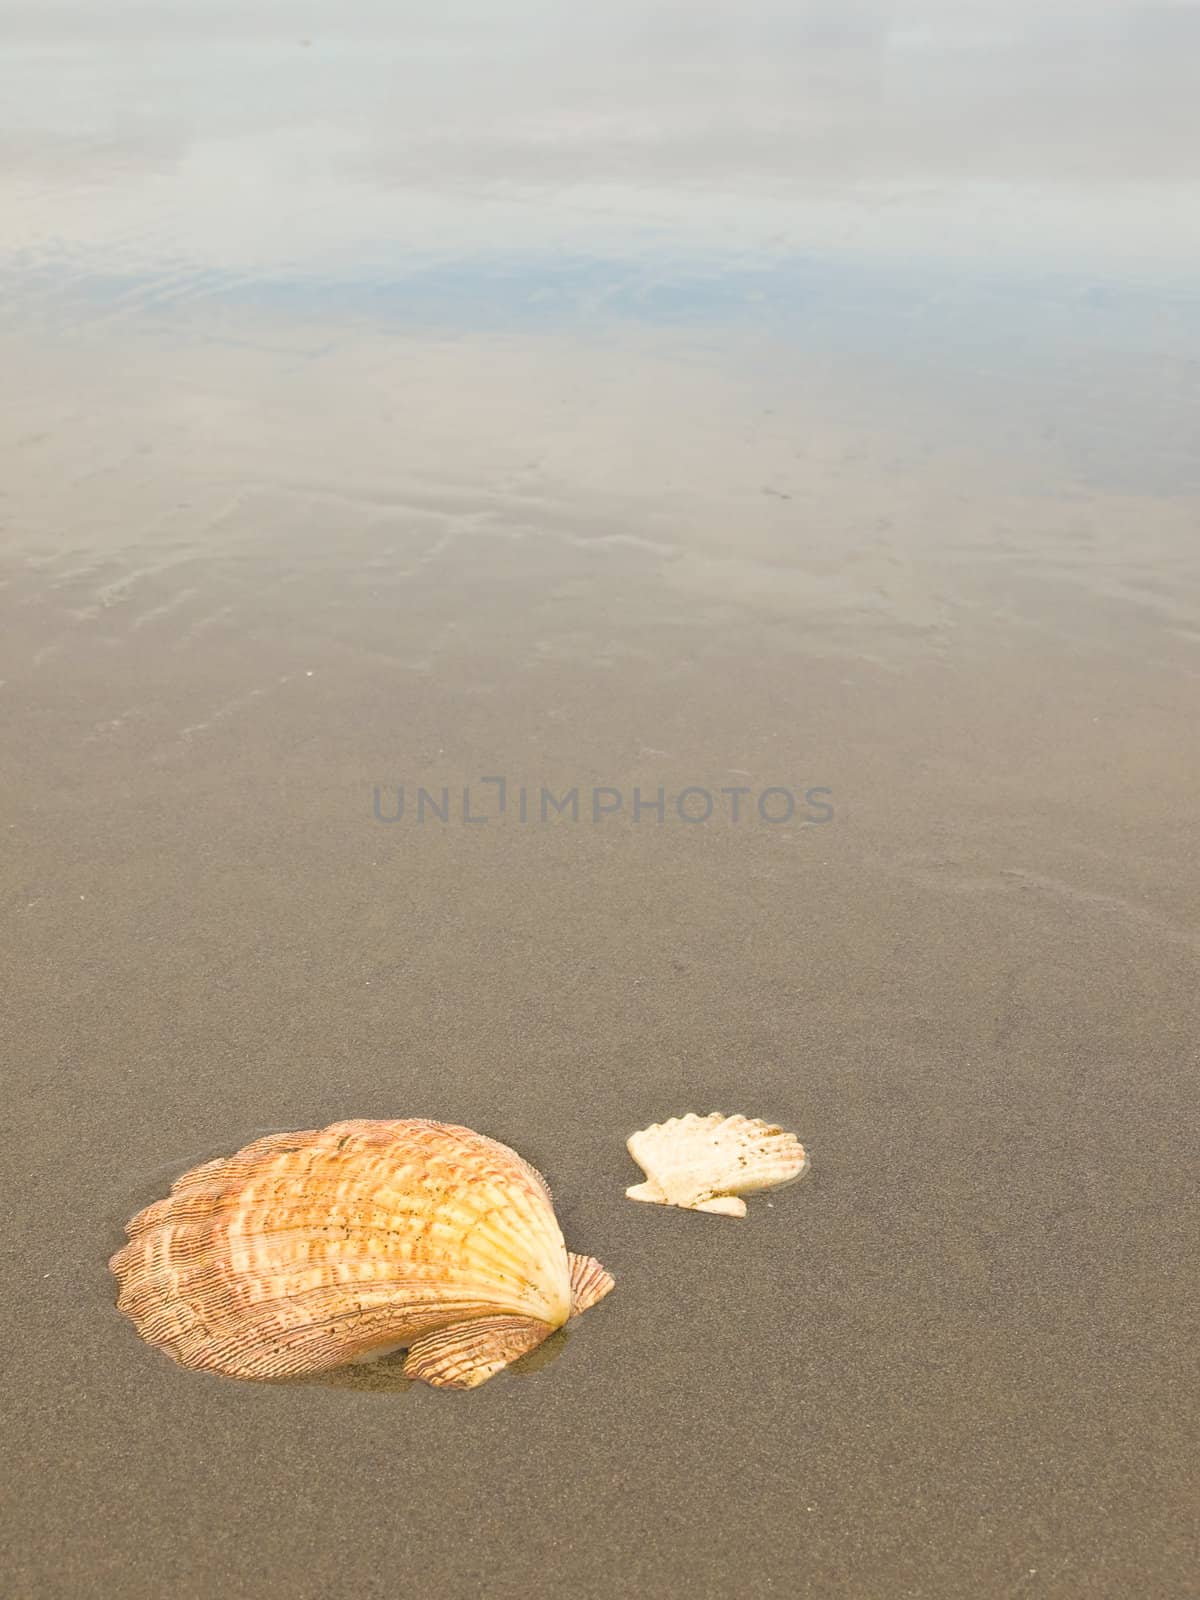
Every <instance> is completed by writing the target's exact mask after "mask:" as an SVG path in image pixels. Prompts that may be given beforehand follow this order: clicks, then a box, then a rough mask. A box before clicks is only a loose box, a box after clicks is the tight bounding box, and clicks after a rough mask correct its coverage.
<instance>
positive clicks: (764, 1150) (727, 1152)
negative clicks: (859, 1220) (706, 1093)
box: [625, 1111, 808, 1217]
mask: <svg viewBox="0 0 1200 1600" xmlns="http://www.w3.org/2000/svg"><path fill="white" fill-rule="evenodd" d="M626 1149H627V1150H628V1151H629V1154H630V1155H631V1156H632V1157H633V1159H634V1160H635V1161H636V1162H637V1164H638V1166H639V1167H641V1169H642V1171H643V1172H644V1173H645V1174H646V1180H647V1181H646V1182H645V1183H635V1184H634V1185H633V1186H632V1187H631V1188H629V1189H626V1191H625V1193H626V1195H627V1196H628V1197H629V1199H630V1200H648V1201H651V1202H653V1203H655V1204H657V1205H662V1206H682V1207H683V1208H684V1210H686V1211H712V1212H716V1213H718V1214H719V1215H721V1216H727V1217H744V1216H745V1215H746V1202H745V1201H744V1200H739V1199H738V1196H739V1195H741V1194H752V1193H754V1191H755V1190H758V1189H777V1188H778V1187H779V1186H780V1185H781V1184H785V1183H793V1182H795V1180H796V1179H797V1178H798V1177H799V1176H800V1174H801V1173H802V1172H803V1171H804V1169H805V1167H806V1166H807V1165H808V1158H807V1157H806V1156H805V1154H804V1146H803V1145H802V1144H801V1143H800V1141H799V1140H798V1139H797V1138H796V1136H795V1134H791V1133H785V1132H784V1130H783V1129H782V1128H776V1127H773V1126H772V1125H771V1124H770V1123H767V1122H758V1121H752V1120H751V1119H750V1118H749V1117H742V1116H736V1117H726V1116H723V1115H722V1114H721V1113H720V1112H719V1111H714V1112H712V1113H711V1115H709V1116H707V1117H699V1116H697V1115H696V1113H695V1112H694V1111H691V1112H689V1113H688V1115H687V1116H686V1117H672V1118H671V1120H670V1121H669V1122H656V1123H654V1124H653V1126H651V1127H649V1128H643V1129H642V1131H641V1132H640V1133H633V1134H630V1136H629V1139H628V1142H627V1144H626Z"/></svg>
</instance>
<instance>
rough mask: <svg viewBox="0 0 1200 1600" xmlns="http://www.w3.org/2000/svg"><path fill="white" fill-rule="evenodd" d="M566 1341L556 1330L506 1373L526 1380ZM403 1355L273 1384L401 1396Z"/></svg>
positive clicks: (405, 1383)
mask: <svg viewBox="0 0 1200 1600" xmlns="http://www.w3.org/2000/svg"><path fill="white" fill-rule="evenodd" d="M570 1337H571V1336H570V1334H569V1333H568V1332H567V1330H566V1329H565V1328H559V1329H557V1330H556V1331H555V1332H554V1333H552V1334H551V1335H550V1337H549V1338H548V1339H546V1340H544V1341H543V1343H541V1344H540V1345H538V1347H537V1349H536V1350H531V1351H530V1352H529V1354H528V1355H526V1356H522V1357H521V1358H520V1360H518V1361H514V1362H513V1364H512V1366H511V1367H509V1368H508V1371H509V1372H510V1373H511V1374H512V1375H513V1377H514V1378H528V1377H531V1376H532V1375H533V1373H535V1372H541V1371H542V1370H543V1369H544V1368H545V1367H549V1366H552V1365H553V1363H554V1362H555V1361H557V1360H558V1358H559V1356H561V1355H562V1353H563V1351H564V1350H565V1349H566V1347H567V1341H568V1340H569V1338H570ZM407 1354H408V1352H407V1351H406V1350H393V1351H392V1352H391V1354H390V1355H386V1356H380V1358H379V1360H378V1361H370V1362H360V1363H358V1364H356V1365H351V1366H346V1367H335V1368H334V1369H333V1371H332V1372H315V1373H313V1374H312V1376H311V1377H303V1378H281V1379H277V1380H276V1382H278V1383H279V1384H280V1385H281V1386H286V1387H288V1388H291V1387H293V1386H296V1385H299V1384H303V1385H305V1386H309V1385H314V1384H315V1385H317V1386H319V1387H321V1388H324V1389H353V1390H354V1391H355V1392H356V1393H358V1394H404V1393H405V1392H406V1391H407V1390H409V1389H411V1388H412V1387H413V1384H414V1382H415V1380H414V1379H413V1378H406V1377H405V1376H404V1358H405V1356H406V1355H407ZM496 1376H497V1377H498V1378H503V1377H504V1376H505V1374H504V1373H502V1372H501V1373H497V1374H496Z"/></svg>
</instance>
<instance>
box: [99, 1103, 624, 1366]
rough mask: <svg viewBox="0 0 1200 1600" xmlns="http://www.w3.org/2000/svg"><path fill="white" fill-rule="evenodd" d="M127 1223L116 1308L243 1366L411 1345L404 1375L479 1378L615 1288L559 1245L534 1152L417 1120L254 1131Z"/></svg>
mask: <svg viewBox="0 0 1200 1600" xmlns="http://www.w3.org/2000/svg"><path fill="white" fill-rule="evenodd" d="M128 1233H129V1242H128V1244H126V1245H125V1246H124V1247H123V1248H122V1249H121V1250H119V1251H118V1252H117V1253H116V1255H115V1256H114V1257H113V1258H112V1261H111V1263H110V1265H111V1267H112V1270H113V1271H114V1272H115V1273H116V1275H117V1278H118V1279H119V1281H120V1285H121V1292H120V1297H119V1299H118V1301H117V1304H118V1307H119V1309H120V1310H122V1311H123V1312H125V1313H126V1315H127V1316H129V1317H130V1318H131V1319H132V1320H133V1322H134V1324H135V1326H136V1327H137V1330H138V1332H139V1333H140V1334H141V1335H142V1337H143V1338H144V1339H146V1340H148V1341H149V1342H150V1343H151V1344H155V1345H158V1346H160V1347H161V1348H162V1349H164V1350H166V1351H167V1352H168V1353H169V1354H170V1355H171V1356H173V1357H174V1358H175V1360H176V1361H179V1362H181V1363H182V1364H183V1365H184V1366H188V1367H198V1368H204V1369H207V1370H210V1371H216V1372H223V1373H227V1374H229V1375H231V1376H234V1377H241V1378H281V1377H288V1376H297V1375H301V1374H305V1373H314V1372H320V1371H324V1370H328V1369H330V1368H333V1367H337V1366H341V1365H344V1364H345V1363H347V1362H350V1361H354V1360H365V1359H371V1358H372V1357H373V1356H374V1355H378V1354H382V1353H384V1352H385V1351H387V1350H392V1349H396V1348H398V1347H400V1346H408V1347H409V1350H410V1354H409V1360H408V1362H407V1363H406V1371H410V1375H412V1376H416V1377H422V1378H425V1379H426V1380H427V1381H429V1382H431V1383H435V1384H438V1385H439V1386H443V1387H450V1388H471V1387H474V1386H475V1385H476V1384H478V1383H481V1382H483V1381H484V1380H485V1379H486V1378H488V1377H490V1376H492V1374H493V1373H494V1372H496V1371H499V1370H500V1368H501V1367H502V1366H505V1365H507V1364H508V1362H509V1361H511V1360H513V1359H515V1358H516V1356H518V1355H520V1354H523V1353H524V1352H525V1351H526V1350H529V1349H533V1348H534V1347H535V1346H536V1345H537V1344H539V1343H540V1342H541V1341H542V1340H543V1339H544V1338H546V1337H547V1336H548V1335H549V1334H550V1333H552V1332H553V1331H554V1329H556V1328H558V1327H561V1326H562V1324H563V1323H564V1322H566V1321H567V1319H568V1317H570V1316H573V1315H577V1314H578V1313H579V1312H580V1311H582V1310H585V1309H586V1308H587V1306H589V1305H592V1304H594V1303H595V1302H596V1301H597V1300H599V1299H600V1298H602V1297H603V1295H605V1294H606V1293H607V1292H608V1290H609V1289H611V1287H612V1279H611V1278H610V1277H609V1276H608V1274H607V1273H606V1272H605V1271H604V1269H603V1268H602V1267H601V1266H600V1265H599V1263H598V1262H595V1261H593V1260H592V1259H591V1258H590V1257H585V1256H575V1255H572V1254H571V1253H569V1252H568V1251H567V1248H566V1245H565V1244H564V1242H563V1236H562V1232H561V1230H560V1229H559V1226H558V1221H557V1218H556V1217H555V1215H554V1208H553V1205H552V1202H551V1198H550V1191H549V1189H548V1188H547V1186H546V1184H545V1181H544V1180H543V1179H542V1177H541V1176H540V1175H539V1174H538V1173H537V1172H535V1171H534V1169H533V1168H532V1167H531V1166H529V1165H528V1163H526V1162H525V1161H523V1160H522V1159H521V1158H520V1156H518V1155H517V1154H516V1153H515V1152H514V1151H512V1150H510V1149H509V1148H508V1147H507V1146H506V1145H502V1144H499V1143H497V1142H496V1141H495V1140H493V1139H488V1138H485V1137H484V1136H483V1135H482V1134H478V1133H474V1132H472V1131H471V1130H470V1129H469V1128H461V1127H455V1126H451V1125H449V1124H445V1123H439V1122H428V1121H425V1120H423V1119H412V1120H407V1121H386V1122H385V1121H379V1122H375V1121H355V1122H338V1123H334V1124H333V1125H332V1126H331V1127H328V1128H321V1129H314V1130H309V1131H306V1132H302V1133H280V1134H272V1135H270V1136H269V1137H267V1138H265V1139H258V1140H256V1141H255V1142H254V1143H253V1144H251V1145H247V1146H246V1148H245V1149H244V1150H240V1151H238V1152H237V1154H236V1155H233V1156H230V1157H228V1158H224V1159H221V1160H218V1161H210V1162H208V1163H207V1164H206V1165H205V1166H202V1167H198V1168H196V1169H195V1170H194V1171H192V1172H189V1173H186V1174H185V1175H184V1176H183V1177H181V1178H180V1179H179V1180H178V1182H177V1183H176V1184H175V1185H174V1187H173V1189H172V1191H171V1193H170V1195H169V1196H168V1197H167V1198H166V1199H164V1200H160V1201H158V1202H157V1203H156V1204H154V1205H152V1206H149V1207H147V1209H146V1210H145V1211H143V1212H141V1213H140V1214H139V1215H138V1216H136V1217H134V1219H133V1220H132V1222H130V1223H129V1226H128Z"/></svg>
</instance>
